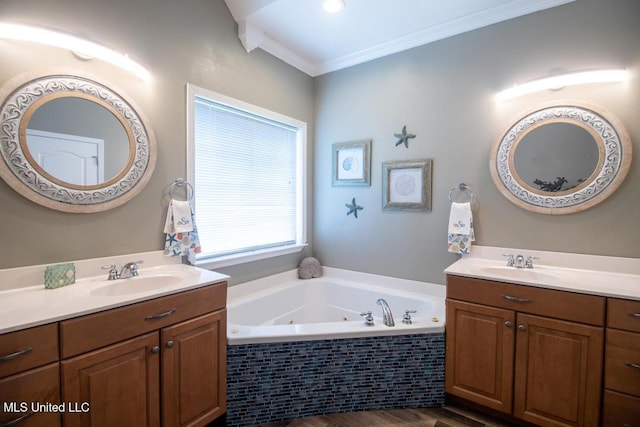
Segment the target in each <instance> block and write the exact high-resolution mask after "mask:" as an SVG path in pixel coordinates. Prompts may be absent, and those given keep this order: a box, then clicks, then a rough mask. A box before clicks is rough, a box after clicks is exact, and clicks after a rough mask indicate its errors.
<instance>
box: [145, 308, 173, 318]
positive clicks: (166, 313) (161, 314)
mask: <svg viewBox="0 0 640 427" xmlns="http://www.w3.org/2000/svg"><path fill="white" fill-rule="evenodd" d="M175 312H176V309H175V308H172V309H171V310H169V311H165V312H164V313H158V314H150V315H149V316H147V317H145V318H144V320H157V319H164V318H165V317H169V316H171V315H172V314H173V313H175Z"/></svg>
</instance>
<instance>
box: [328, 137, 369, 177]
mask: <svg viewBox="0 0 640 427" xmlns="http://www.w3.org/2000/svg"><path fill="white" fill-rule="evenodd" d="M331 151H332V157H331V168H332V174H331V175H332V179H331V182H332V184H333V185H334V186H369V185H371V140H369V139H367V140H362V141H352V142H338V143H335V144H333V145H332V146H331Z"/></svg>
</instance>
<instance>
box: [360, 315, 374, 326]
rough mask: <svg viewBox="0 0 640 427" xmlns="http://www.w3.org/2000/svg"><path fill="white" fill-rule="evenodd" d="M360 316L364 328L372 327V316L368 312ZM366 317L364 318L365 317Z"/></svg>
mask: <svg viewBox="0 0 640 427" xmlns="http://www.w3.org/2000/svg"><path fill="white" fill-rule="evenodd" d="M360 316H363V317H364V324H365V325H366V326H374V323H373V316H372V315H371V312H370V311H367V312H366V313H360ZM365 316H366V317H365Z"/></svg>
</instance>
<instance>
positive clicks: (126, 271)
mask: <svg viewBox="0 0 640 427" xmlns="http://www.w3.org/2000/svg"><path fill="white" fill-rule="evenodd" d="M142 262H143V261H134V262H128V263H126V264H125V265H123V266H122V270H120V274H119V275H118V277H119V278H120V279H127V278H129V277H136V276H137V275H138V264H142Z"/></svg>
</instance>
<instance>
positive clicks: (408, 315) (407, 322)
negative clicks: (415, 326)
mask: <svg viewBox="0 0 640 427" xmlns="http://www.w3.org/2000/svg"><path fill="white" fill-rule="evenodd" d="M417 312H418V311H417V310H405V311H404V316H402V323H404V324H405V325H410V324H412V323H413V321H412V320H411V315H412V314H414V313H417Z"/></svg>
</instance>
